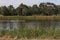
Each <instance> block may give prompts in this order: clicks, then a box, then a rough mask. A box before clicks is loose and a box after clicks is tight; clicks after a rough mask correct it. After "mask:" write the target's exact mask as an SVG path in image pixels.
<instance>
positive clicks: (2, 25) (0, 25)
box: [0, 20, 60, 30]
mask: <svg viewBox="0 0 60 40" xmlns="http://www.w3.org/2000/svg"><path fill="white" fill-rule="evenodd" d="M22 26H25V27H26V28H34V27H45V28H46V27H52V28H55V29H60V21H28V22H27V21H21V20H0V29H7V30H10V29H16V28H17V27H22Z"/></svg>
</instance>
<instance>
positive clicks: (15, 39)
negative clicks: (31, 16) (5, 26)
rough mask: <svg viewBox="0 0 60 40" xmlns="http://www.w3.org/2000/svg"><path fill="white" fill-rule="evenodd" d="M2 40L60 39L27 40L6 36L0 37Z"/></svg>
mask: <svg viewBox="0 0 60 40" xmlns="http://www.w3.org/2000/svg"><path fill="white" fill-rule="evenodd" d="M0 40H60V39H52V38H44V39H42V38H31V39H27V38H20V39H17V36H16V37H14V38H11V37H10V36H8V35H5V36H3V37H0Z"/></svg>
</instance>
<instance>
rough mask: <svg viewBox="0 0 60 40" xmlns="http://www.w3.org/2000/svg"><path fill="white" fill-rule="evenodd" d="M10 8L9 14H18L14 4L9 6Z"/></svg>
mask: <svg viewBox="0 0 60 40" xmlns="http://www.w3.org/2000/svg"><path fill="white" fill-rule="evenodd" d="M8 10H9V15H10V16H14V15H17V13H16V9H15V8H14V7H13V5H10V6H8Z"/></svg>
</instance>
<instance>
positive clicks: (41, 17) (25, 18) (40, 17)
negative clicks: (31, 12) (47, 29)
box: [0, 16, 60, 21]
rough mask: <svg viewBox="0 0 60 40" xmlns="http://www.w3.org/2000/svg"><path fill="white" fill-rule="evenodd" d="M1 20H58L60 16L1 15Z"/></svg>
mask: <svg viewBox="0 0 60 40" xmlns="http://www.w3.org/2000/svg"><path fill="white" fill-rule="evenodd" d="M0 20H33V21H34V20H58V21H60V16H0Z"/></svg>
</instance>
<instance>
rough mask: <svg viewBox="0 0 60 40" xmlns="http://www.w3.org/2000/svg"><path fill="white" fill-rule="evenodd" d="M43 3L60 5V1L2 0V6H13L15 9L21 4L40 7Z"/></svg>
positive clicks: (0, 2)
mask: <svg viewBox="0 0 60 40" xmlns="http://www.w3.org/2000/svg"><path fill="white" fill-rule="evenodd" d="M41 2H51V3H55V4H57V5H59V4H60V0H0V6H4V5H5V6H9V5H13V6H14V7H17V6H18V5H19V4H20V3H23V4H26V5H28V6H29V5H30V6H32V5H33V4H37V5H39V4H40V3H41Z"/></svg>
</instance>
